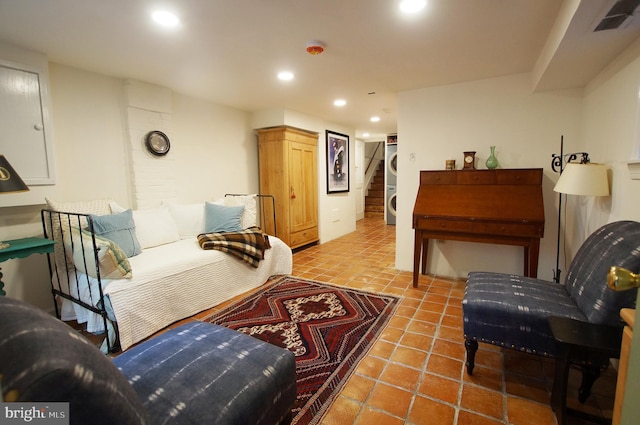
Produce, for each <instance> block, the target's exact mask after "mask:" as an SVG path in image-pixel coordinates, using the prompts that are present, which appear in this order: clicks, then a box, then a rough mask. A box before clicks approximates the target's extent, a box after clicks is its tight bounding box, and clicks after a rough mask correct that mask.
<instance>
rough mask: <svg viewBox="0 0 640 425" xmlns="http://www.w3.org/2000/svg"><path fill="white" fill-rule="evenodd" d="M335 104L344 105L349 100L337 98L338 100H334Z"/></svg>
mask: <svg viewBox="0 0 640 425" xmlns="http://www.w3.org/2000/svg"><path fill="white" fill-rule="evenodd" d="M333 104H334V105H335V106H344V105H346V104H347V101H346V100H344V99H336V100H334V101H333Z"/></svg>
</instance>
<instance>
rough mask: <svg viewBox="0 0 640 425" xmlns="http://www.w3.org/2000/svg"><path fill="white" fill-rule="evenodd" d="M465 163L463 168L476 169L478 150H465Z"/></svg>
mask: <svg viewBox="0 0 640 425" xmlns="http://www.w3.org/2000/svg"><path fill="white" fill-rule="evenodd" d="M462 163H463V164H464V165H463V167H462V169H463V170H475V169H476V152H475V151H473V152H464V161H463V162H462Z"/></svg>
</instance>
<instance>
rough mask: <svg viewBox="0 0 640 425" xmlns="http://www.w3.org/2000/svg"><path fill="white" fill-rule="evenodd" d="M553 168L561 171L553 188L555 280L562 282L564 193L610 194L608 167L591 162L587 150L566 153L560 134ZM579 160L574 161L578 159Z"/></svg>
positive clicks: (553, 156) (585, 194)
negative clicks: (556, 232) (554, 205)
mask: <svg viewBox="0 0 640 425" xmlns="http://www.w3.org/2000/svg"><path fill="white" fill-rule="evenodd" d="M551 157H552V159H551V169H552V170H553V171H554V172H556V173H560V178H559V179H558V182H557V183H556V185H555V186H554V188H553V191H554V192H557V193H558V236H557V240H556V268H555V270H554V271H553V280H554V282H556V283H560V233H561V227H562V226H561V222H562V195H563V194H564V195H579V196H609V181H608V178H607V168H606V166H605V165H604V164H591V160H590V159H589V154H588V153H587V152H574V153H567V154H565V153H564V136H560V154H553V155H551ZM578 159H579V162H573V161H577V160H578Z"/></svg>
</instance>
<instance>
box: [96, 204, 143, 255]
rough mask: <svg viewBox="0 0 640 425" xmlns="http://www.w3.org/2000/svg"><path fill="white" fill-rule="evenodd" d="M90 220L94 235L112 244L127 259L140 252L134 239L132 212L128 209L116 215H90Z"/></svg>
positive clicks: (138, 244)
mask: <svg viewBox="0 0 640 425" xmlns="http://www.w3.org/2000/svg"><path fill="white" fill-rule="evenodd" d="M91 219H92V220H93V230H94V233H95V234H96V235H98V236H101V237H103V238H105V239H109V240H110V241H112V242H114V243H115V244H116V245H118V246H119V247H120V249H122V251H123V252H124V253H125V254H126V255H127V257H133V256H135V255H138V254H140V253H141V252H142V248H141V247H140V242H138V238H136V224H135V222H134V221H133V211H131V210H130V209H129V210H126V211H123V212H121V213H118V214H109V215H91Z"/></svg>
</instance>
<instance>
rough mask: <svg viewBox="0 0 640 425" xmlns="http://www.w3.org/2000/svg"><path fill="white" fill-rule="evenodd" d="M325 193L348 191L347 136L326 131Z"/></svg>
mask: <svg viewBox="0 0 640 425" xmlns="http://www.w3.org/2000/svg"><path fill="white" fill-rule="evenodd" d="M326 133H327V146H326V148H327V149H326V151H327V193H338V192H348V191H349V136H347V135H346V134H340V133H336V132H334V131H331V130H327V131H326Z"/></svg>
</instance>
